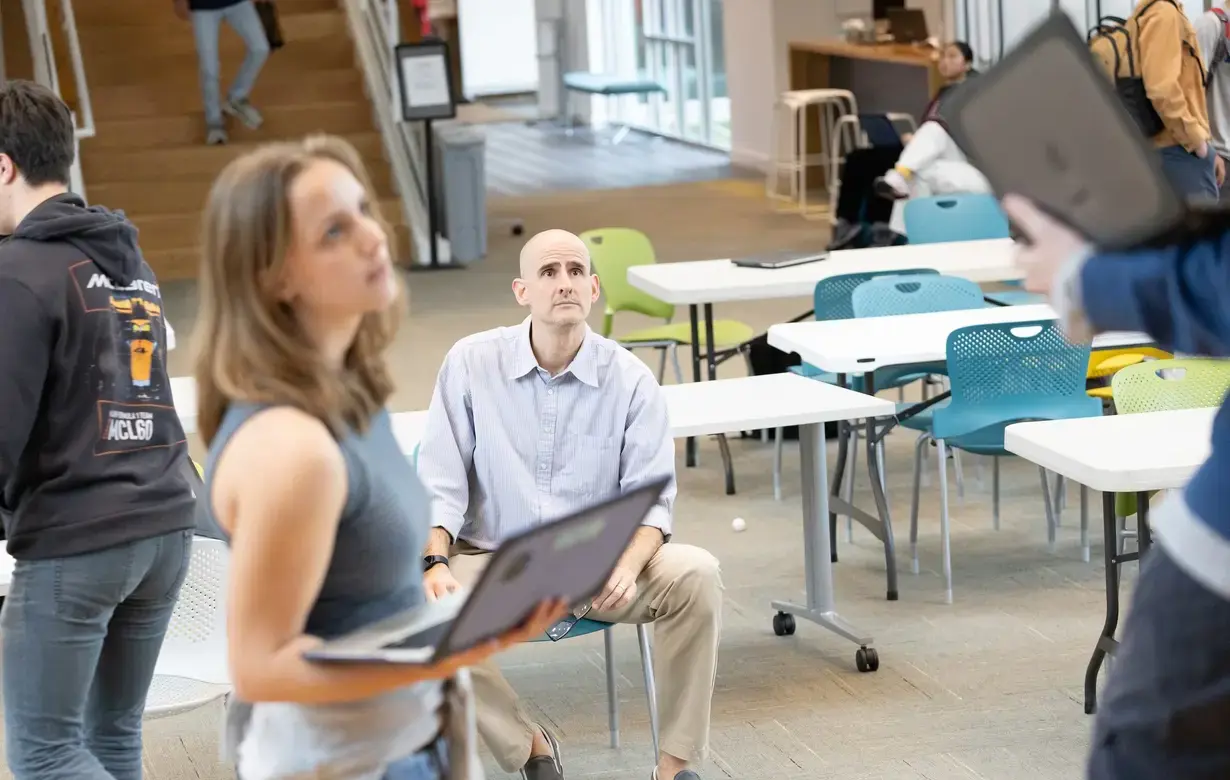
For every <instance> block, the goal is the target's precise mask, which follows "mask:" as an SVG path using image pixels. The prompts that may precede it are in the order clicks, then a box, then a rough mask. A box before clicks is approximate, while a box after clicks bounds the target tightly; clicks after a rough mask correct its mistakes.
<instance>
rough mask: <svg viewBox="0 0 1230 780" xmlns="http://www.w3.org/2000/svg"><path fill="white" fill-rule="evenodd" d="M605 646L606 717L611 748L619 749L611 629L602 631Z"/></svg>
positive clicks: (617, 708) (617, 696)
mask: <svg viewBox="0 0 1230 780" xmlns="http://www.w3.org/2000/svg"><path fill="white" fill-rule="evenodd" d="M602 642H603V644H604V645H605V646H606V647H605V649H606V653H605V655H606V701H607V718H608V719H609V722H610V729H611V750H619V694H618V692H617V691H616V690H615V633H614V632H613V631H612V630H611V629H609V628H608V629H607V630H605V631H603V632H602Z"/></svg>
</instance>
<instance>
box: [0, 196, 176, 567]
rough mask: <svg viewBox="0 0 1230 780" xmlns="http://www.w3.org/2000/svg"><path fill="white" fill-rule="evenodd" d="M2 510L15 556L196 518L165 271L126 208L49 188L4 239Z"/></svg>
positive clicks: (52, 554) (100, 542)
mask: <svg viewBox="0 0 1230 780" xmlns="http://www.w3.org/2000/svg"><path fill="white" fill-rule="evenodd" d="M0 313H2V314H0V316H2V317H3V320H2V321H3V326H2V327H0V489H2V490H3V493H2V494H0V512H2V513H3V518H4V531H5V536H6V538H7V540H8V551H9V553H11V554H12V555H13V557H15V558H19V559H20V558H58V557H65V556H70V555H78V554H81V553H86V552H92V551H95V550H101V549H104V548H107V547H113V546H115V545H119V544H124V543H126V542H132V541H136V540H139V539H145V538H149V537H153V536H159V535H162V534H165V533H170V532H172V531H177V530H183V529H188V528H192V526H193V504H194V497H193V493H192V487H191V485H190V483H189V482H188V480H187V479H186V478H185V476H184V473H183V471H182V464H183V459H184V458H185V457H186V444H185V442H184V430H183V427H182V426H181V425H180V422H179V417H178V415H177V414H176V413H175V406H174V404H173V402H172V399H171V385H170V381H169V379H168V378H167V369H166V324H165V321H164V319H163V314H162V296H161V294H160V292H159V289H158V280H157V279H156V278H155V277H154V272H153V271H152V270H150V267H149V266H148V265H147V264H146V263H145V260H144V259H143V258H142V257H141V250H140V249H139V248H138V247H137V229H136V228H135V227H133V225H132V223H131V222H129V221H128V220H127V218H125V217H124V215H123V214H122V213H119V212H112V211H108V210H107V209H104V208H101V207H99V206H91V207H88V208H87V207H86V205H85V203H84V201H82V200H81V198H79V197H77V196H76V195H72V194H64V195H57V196H55V197H53V198H50V199H48V200H46V201H44V202H43V203H41V204H40V205H39V206H38V207H36V208H35V209H34V210H33V211H31V212H30V213H29V215H27V216H26V218H25V219H23V220H22V221H21V224H19V225H18V226H17V229H16V230H15V231H14V232H13V235H12V236H10V237H9V238H8V239H7V240H5V241H4V242H3V243H2V244H0Z"/></svg>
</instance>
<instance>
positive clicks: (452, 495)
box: [418, 230, 722, 780]
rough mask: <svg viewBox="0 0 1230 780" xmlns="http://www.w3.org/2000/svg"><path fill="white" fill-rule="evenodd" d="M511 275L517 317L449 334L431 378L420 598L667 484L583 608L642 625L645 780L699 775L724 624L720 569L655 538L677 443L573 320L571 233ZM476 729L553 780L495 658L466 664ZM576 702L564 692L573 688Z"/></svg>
mask: <svg viewBox="0 0 1230 780" xmlns="http://www.w3.org/2000/svg"><path fill="white" fill-rule="evenodd" d="M520 272H521V276H520V278H518V279H515V280H513V284H512V289H513V295H515V296H516V299H517V303H519V304H520V305H521V306H524V307H525V308H527V309H529V317H528V318H527V319H526V320H525V321H524V322H522V323H521V324H520V325H516V326H513V327H508V328H496V329H495V330H489V331H486V332H483V333H478V334H475V335H473V336H469V337H468V338H465V339H462V340H461V341H459V342H457V344H456V345H454V346H453V348H452V349H451V350H450V351H449V353H448V355H447V356H446V357H445V358H444V365H443V366H442V367H441V368H440V375H439V377H438V378H437V380H436V388H435V393H434V394H433V396H432V399H431V408H430V410H429V411H428V414H427V427H426V430H425V431H424V435H423V440H422V444H421V445H420V449H419V459H418V469H419V475H420V478H421V479H422V481H423V484H424V485H425V486H426V487H427V488H428V490H430V491H431V493H432V495H433V510H432V522H433V525H434V526H435V527H434V528H433V529H432V532H431V536H430V539H429V541H428V544H427V548H426V550H425V551H424V558H423V566H424V567H425V569H426V574H425V576H424V580H425V583H426V586H427V592H428V595H429V597H430V598H439V597H440V596H441V595H443V594H445V593H449V592H451V591H453V590H456V589H457V588H458V587H460V586H461V585H463V584H464V585H469V584H470V583H472V582H473V581H474V580H475V579H476V578H477V577H478V575H479V572H481V571H482V569H483V567H484V566H485V565H486V564H487V562H488V559H489V557H490V553H491V552H492V551H493V550H495V549H496V548H497V547H498V546H499V544H500V540H501V539H505V538H507V537H508V536H510V535H512V534H516V533H518V532H521V531H525V530H527V529H530V528H533V527H535V526H537V525H540V524H541V523H543V522H545V521H548V520H552V519H555V518H559V517H561V516H563V515H566V514H568V513H570V512H573V511H575V510H578V509H581V508H583V507H585V506H586V505H588V504H592V503H594V502H596V501H598V500H600V499H603V498H606V497H609V496H611V495H615V494H618V493H620V492H623V491H627V490H631V489H634V488H636V487H638V486H640V485H643V484H645V483H648V482H651V481H653V480H656V479H659V478H661V477H669V478H670V484H669V485H668V487H667V488H666V490H665V491H663V493H662V497H661V499H660V500H659V502H658V504H657V506H655V507H654V509H653V510H652V511H651V512H650V514H649V515H648V517H646V519H645V521H644V525H643V527H641V528H640V529H639V530H638V531H637V533H636V537H635V538H634V539H633V541H632V544H631V545H630V546H629V547H628V549H627V550H626V551H625V552H624V554H623V556H622V558H621V560H620V562H619V565H618V566H617V567H616V568H615V571H614V572H613V573H612V574H611V577H610V580H609V581H608V582H607V584H606V587H605V589H604V590H603V592H602V593H601V594H600V595H599V596H598V597H597V598H596V599H594V602H593V604H592V606H591V611H590V612H589V614H588V615H587V617H589V618H592V619H594V620H601V621H605V622H611V623H653V626H654V628H653V630H654V672H655V679H656V681H657V688H658V710H659V712H660V713H661V725H662V729H661V730H662V733H661V740H660V745H661V756H660V759H659V761H658V764H657V766H656V767H655V768H654V770H653V773H652V774H651V777H652V778H653V780H699V775H697V774H696V772H695V771H694V770H693V769H691V768H690V767H692V766H694V765H695V764H697V763H699V762H701V761H703V760H704V758H705V754H706V752H707V749H708V744H709V710H710V700H711V699H712V696H713V680H714V673H715V669H716V666H717V652H718V639H719V635H720V634H721V621H722V614H721V613H722V582H721V579H720V577H719V573H718V562H717V559H715V558H714V557H713V556H712V555H710V554H709V553H708V552H706V551H705V550H702V549H700V548H698V547H692V546H690V545H686V544H673V543H672V544H668V542H670V538H671V509H672V506H673V504H674V502H675V493H676V488H675V446H674V441H673V440H672V438H671V434H670V427H669V424H668V422H667V419H666V402H665V400H664V399H663V397H662V389H661V388H660V387H659V386H658V383H657V380H656V379H655V378H654V375H653V373H652V372H651V371H650V369H649V367H648V366H646V365H645V364H644V363H642V362H641V361H640V359H639V358H637V357H635V356H633V355H632V353H631V352H629V351H627V350H626V349H624V348H623V347H621V346H619V344H617V343H616V342H614V341H611V340H610V339H607V338H603V337H602V336H599V335H598V334H596V333H594V332H593V331H592V330H590V329H589V326H588V325H586V323H585V319H586V317H587V316H588V315H589V310H590V307H591V306H593V304H594V302H595V301H597V300H598V277H597V276H595V275H594V274H593V273H592V271H591V270H590V263H589V252H588V250H587V248H586V246H585V244H584V242H582V241H581V240H580V239H579V238H577V237H576V236H574V235H572V234H571V233H567V232H565V231H562V230H550V231H547V232H545V233H540V234H538V235H536V236H534V237H533V238H531V239H530V240H529V242H528V243H526V245H525V248H524V249H523V250H522V252H521V271H520ZM472 672H473V679H474V688H475V693H476V694H477V697H478V729H479V733H480V734H481V735H482V737H483V741H484V742H485V743H486V744H487V746H488V748H490V750H491V752H492V753H493V754H494V756H495V759H496V761H498V762H499V764H500V766H501V767H502V768H503V769H504V771H506V772H520V773H521V777H523V778H527V780H558V779H559V778H562V777H564V762H563V760H562V757H561V755H560V746H559V743H558V741H557V740H556V738H555V736H554V735H552V734H551V733H550V732H548V731H547V730H546V729H545V728H544V727H543V726H542V724H538V723H535V722H533V721H532V720H531V719H530V716H529V715H528V714H527V713H526V711H525V710H524V709H523V708H522V707H521V705H520V703H519V702H518V699H517V694H516V693H515V692H514V691H513V689H512V687H511V686H509V684H508V682H507V681H506V680H505V679H504V678H503V676H502V675H501V674H500V671H499V669H498V668H497V667H496V666H495V665H494V664H488V665H484V666H482V667H478V668H475V669H473V670H472ZM574 695H575V694H574Z"/></svg>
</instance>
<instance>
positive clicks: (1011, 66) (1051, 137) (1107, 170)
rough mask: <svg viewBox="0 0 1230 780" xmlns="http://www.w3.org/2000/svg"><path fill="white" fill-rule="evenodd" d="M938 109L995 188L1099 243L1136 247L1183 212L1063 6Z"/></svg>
mask: <svg viewBox="0 0 1230 780" xmlns="http://www.w3.org/2000/svg"><path fill="white" fill-rule="evenodd" d="M944 115H945V119H946V120H947V122H948V127H949V132H950V133H951V135H952V137H953V140H954V141H956V143H957V145H958V146H959V147H960V148H961V149H962V151H964V152H965V154H966V156H967V157H968V158H969V161H970V162H971V163H972V164H973V165H974V166H975V167H976V168H978V169H979V170H980V171H981V172H982V173H983V175H984V176H986V178H987V181H989V182H990V184H991V186H992V188H994V190H995V192H996V193H997V194H999V195H1005V194H1008V193H1015V194H1019V195H1024V196H1026V197H1028V198H1031V199H1033V200H1034V201H1035V202H1037V203H1038V204H1039V206H1040V207H1042V208H1044V209H1046V210H1047V211H1049V212H1050V213H1051V214H1053V215H1055V216H1056V217H1057V218H1059V219H1060V220H1062V221H1064V222H1065V223H1067V224H1069V225H1071V226H1072V227H1073V228H1075V229H1076V230H1078V231H1079V232H1081V233H1082V234H1084V235H1085V236H1086V237H1088V238H1089V239H1091V240H1092V241H1093V242H1094V243H1096V244H1098V245H1100V246H1102V247H1106V248H1110V249H1121V248H1129V247H1134V246H1138V245H1140V244H1142V243H1146V242H1148V241H1150V240H1151V239H1155V238H1157V237H1158V236H1159V235H1162V234H1165V233H1167V232H1168V231H1171V230H1173V229H1175V228H1176V226H1177V225H1179V224H1180V223H1181V222H1182V221H1183V218H1184V215H1185V213H1186V207H1185V205H1184V203H1183V201H1182V199H1181V198H1180V197H1179V195H1178V193H1177V192H1176V191H1175V190H1174V188H1173V187H1172V186H1171V184H1170V182H1169V181H1168V180H1167V179H1166V177H1165V175H1164V174H1163V172H1162V168H1161V163H1160V161H1159V159H1158V156H1157V154H1156V152H1155V150H1154V149H1153V147H1152V146H1151V145H1150V144H1149V142H1148V139H1146V138H1144V137H1143V136H1142V135H1141V133H1140V131H1139V130H1138V129H1137V126H1136V124H1135V123H1134V122H1133V121H1132V119H1131V117H1130V116H1129V115H1128V113H1127V111H1126V109H1124V108H1123V106H1122V105H1121V104H1120V102H1119V98H1118V96H1117V95H1116V94H1115V91H1114V89H1113V88H1112V86H1111V82H1110V79H1109V78H1108V77H1107V76H1106V74H1105V73H1104V72H1103V71H1102V70H1101V68H1100V67H1098V65H1097V64H1096V63H1095V62H1094V59H1093V55H1092V54H1090V52H1089V49H1088V47H1087V46H1086V44H1085V41H1084V38H1083V37H1082V36H1081V34H1080V33H1079V32H1078V31H1077V29H1076V27H1075V25H1073V23H1072V21H1071V19H1069V18H1068V16H1067V14H1065V13H1063V12H1062V11H1054V12H1052V14H1051V15H1050V16H1049V17H1048V18H1047V19H1046V20H1045V21H1044V22H1042V23H1041V24H1040V25H1038V26H1037V27H1036V28H1035V29H1034V30H1033V31H1032V32H1030V33H1029V34H1028V35H1026V36H1025V37H1024V38H1023V39H1022V40H1021V42H1020V43H1019V44H1018V45H1017V47H1016V48H1014V49H1013V50H1012V51H1011V52H1009V53H1008V55H1007V56H1006V57H1004V59H1003V60H1002V61H1000V63H999V64H997V65H995V66H994V67H993V68H991V69H990V70H989V71H988V72H987V73H986V74H985V75H983V76H982V77H981V78H979V79H976V80H973V81H970V82H969V83H967V84H964V85H963V86H962V88H961V89H960V90H956V91H954V93H953V94H952V95H951V97H948V98H946V100H945V105H944Z"/></svg>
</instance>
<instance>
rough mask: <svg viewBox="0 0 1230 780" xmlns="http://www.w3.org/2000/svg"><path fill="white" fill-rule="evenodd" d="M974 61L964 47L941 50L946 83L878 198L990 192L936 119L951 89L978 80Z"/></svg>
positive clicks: (897, 218) (886, 177)
mask: <svg viewBox="0 0 1230 780" xmlns="http://www.w3.org/2000/svg"><path fill="white" fill-rule="evenodd" d="M973 60H974V52H973V50H972V49H970V47H969V45H968V44H966V43H964V42H962V41H955V42H953V43H950V44H948V45H947V46H945V47H944V51H943V53H942V54H941V55H940V61H939V70H940V75H942V76H943V77H944V79H945V81H946V82H947V83H945V84H944V86H943V87H940V91H939V92H937V93H936V95H935V97H934V98H933V99H932V100H931V103H930V105H928V106H927V110H926V111H924V112H923V122H922V125H921V126H920V127H919V128H918V131H917V132H915V133H913V134H910V135H908V136H907V137H906V138H905V139H904V140H905V149H903V150H902V152H901V156H900V157H899V158H898V159H897V165H896V166H895V167H894V168H893V169H892V170H891V171H889V172H888V173H886V174H885V175H884V178H883V180H882V181H880V182H878V183H877V192H879V193H880V194H881V195H883V196H884V197H886V198H890V199H893V200H900V199H904V198H926V197H930V196H931V195H951V194H953V193H958V192H990V191H991V186H990V185H989V184H988V183H987V180H986V178H985V177H983V175H982V174H981V173H979V172H978V169H977V168H975V167H974V166H972V165H970V164H969V162H968V161H967V160H966V159H965V154H964V153H963V152H962V151H961V150H960V149H958V148H957V145H956V143H954V142H953V140H952V136H950V135H949V134H948V126H947V124H946V123H945V122H944V119H943V117H942V116H941V113H940V110H941V107H942V106H943V101H944V98H945V97H946V96H948V95H949V94H951V92H952V90H953V88H954V87H956V86H957V85H958V84H961V83H962V82H964V81H965V80H966V79H967V78H969V77H971V76H976V75H978V71H976V70H974V69H973V67H972V66H973ZM900 212H901V209H894V213H893V217H894V218H893V225H894V229H899V227H898V223H899V222H900V221H901V218H900Z"/></svg>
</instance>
